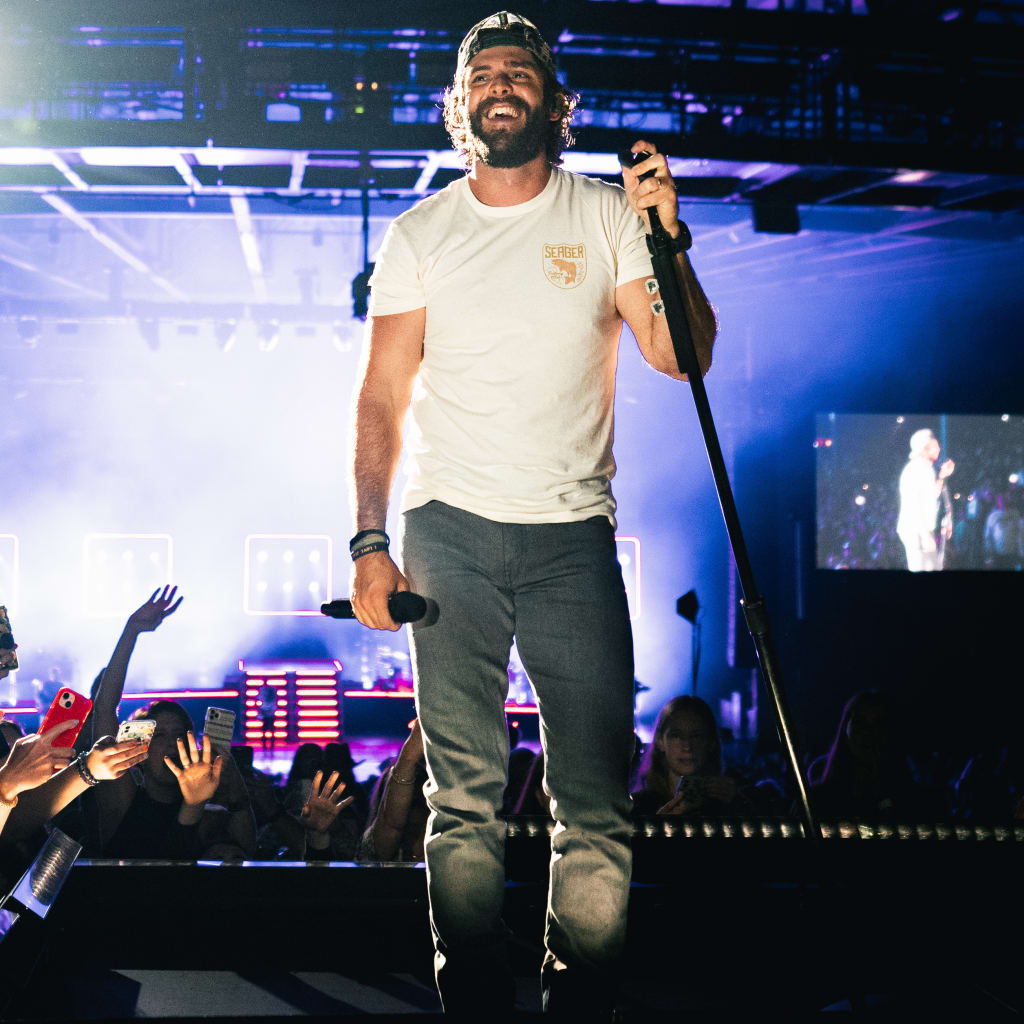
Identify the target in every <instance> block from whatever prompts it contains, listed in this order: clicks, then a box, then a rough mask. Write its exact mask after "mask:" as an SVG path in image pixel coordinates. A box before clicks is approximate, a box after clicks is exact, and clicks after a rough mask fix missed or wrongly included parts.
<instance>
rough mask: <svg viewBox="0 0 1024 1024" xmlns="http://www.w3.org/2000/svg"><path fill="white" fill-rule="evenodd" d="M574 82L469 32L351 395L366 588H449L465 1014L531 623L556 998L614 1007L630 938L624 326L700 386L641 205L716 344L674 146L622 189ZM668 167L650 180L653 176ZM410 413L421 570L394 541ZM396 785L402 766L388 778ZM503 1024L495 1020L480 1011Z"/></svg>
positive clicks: (492, 921) (447, 900) (454, 942)
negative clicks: (513, 666) (618, 515)
mask: <svg viewBox="0 0 1024 1024" xmlns="http://www.w3.org/2000/svg"><path fill="white" fill-rule="evenodd" d="M576 99H577V98H576V97H575V96H574V95H573V94H572V93H570V92H569V91H568V90H566V89H565V88H564V87H563V86H562V85H561V84H559V82H558V79H557V78H556V76H555V64H554V60H553V57H552V54H551V50H550V48H549V47H548V45H547V44H546V43H545V42H544V40H543V39H542V38H541V36H540V33H539V32H538V30H537V29H536V27H535V26H534V25H533V24H532V23H530V22H529V21H527V20H526V19H524V18H522V17H520V16H518V15H515V14H510V13H508V12H505V11H502V12H500V13H498V14H495V15H493V16H492V17H490V18H486V19H484V20H483V21H481V22H480V23H479V24H477V25H475V26H474V27H473V28H472V29H471V30H470V32H469V34H468V35H467V36H466V38H465V39H464V40H463V42H462V45H461V46H460V47H459V53H458V65H457V68H456V72H455V78H454V82H453V84H452V86H451V87H450V89H449V90H448V92H447V94H446V102H445V122H446V125H447V128H448V131H449V133H450V135H451V137H452V141H453V143H454V145H455V147H456V148H457V149H458V150H459V151H460V152H462V153H463V155H464V156H465V159H466V164H467V167H468V173H467V175H466V176H465V177H464V178H462V179H460V180H459V181H456V182H454V183H453V184H452V185H450V186H449V187H448V188H445V189H443V190H442V191H440V192H438V193H437V194H436V195H433V196H431V197H429V198H427V199H425V200H423V201H422V202H420V203H419V204H417V205H416V206H415V207H414V208H412V209H411V210H409V211H408V212H406V213H404V214H402V215H401V216H400V217H398V218H397V219H396V220H395V221H394V222H393V223H392V224H391V226H390V228H389V230H388V233H387V236H386V238H385V240H384V243H383V245H382V247H381V251H380V254H379V256H378V259H377V264H376V270H375V272H374V275H373V279H372V289H373V290H372V297H371V303H370V318H369V321H368V323H369V328H368V342H367V346H366V349H365V351H364V355H363V363H362V374H361V384H360V385H359V388H358V391H357V397H356V402H355V423H354V431H353V443H352V487H353V490H352V493H353V499H354V500H353V504H354V518H355V529H356V530H357V533H356V535H355V537H353V539H352V542H351V544H350V549H351V552H352V557H353V559H354V570H353V579H352V604H353V607H354V609H355V612H356V614H357V616H358V618H359V619H360V621H361V622H363V623H364V624H365V625H367V626H370V627H373V628H376V629H397V628H398V625H397V624H396V623H395V622H393V621H392V619H391V616H390V614H389V612H388V603H387V601H388V597H389V595H391V594H392V593H394V592H396V591H404V590H408V589H412V590H413V591H415V592H418V593H420V594H422V595H423V596H424V597H426V598H428V599H429V601H430V602H431V605H432V606H434V605H436V608H437V614H436V616H428V618H426V619H424V620H423V621H421V622H420V623H417V624H414V625H413V627H412V629H411V634H410V648H411V653H412V660H413V669H414V674H415V681H416V706H417V716H418V718H419V722H420V727H421V729H422V732H423V740H424V747H425V753H426V765H427V776H428V778H427V783H426V786H425V790H424V791H425V795H426V799H427V804H428V806H429V809H430V818H429V823H428V831H427V838H426V844H425V857H426V863H427V884H428V892H429V897H430V920H431V928H432V931H433V936H434V943H435V949H436V954H435V973H436V978H437V983H438V988H439V991H440V993H441V998H442V1002H443V1004H444V1007H445V1010H446V1011H449V1012H451V1011H455V1012H460V1013H473V1014H474V1016H476V1017H479V1015H480V1013H481V1012H495V1011H501V1010H502V1009H508V1008H510V1007H511V1005H512V1002H513V1000H514V989H513V985H512V978H511V973H510V971H509V969H508V967H507V965H506V963H505V961H504V958H503V955H502V952H503V945H504V939H505V935H506V934H507V933H506V931H505V929H504V926H503V925H502V921H501V914H502V901H503V897H504V882H505V875H504V849H505V824H504V822H503V821H502V820H500V819H499V818H498V816H497V812H498V810H499V808H500V807H501V802H502V795H503V791H504V788H505V784H506V771H507V759H508V734H507V729H506V721H505V710H504V701H505V695H506V692H507V689H508V675H507V673H506V669H507V665H508V658H509V650H510V647H511V644H512V642H513V638H515V639H516V641H517V643H518V649H519V653H520V656H521V657H522V661H523V665H524V667H525V668H526V670H527V673H528V674H529V677H530V680H531V682H532V683H533V687H534V690H535V692H536V695H537V702H538V706H539V709H540V715H541V740H542V744H543V747H544V753H545V757H546V762H545V763H546V768H545V773H544V789H545V791H546V792H547V793H548V794H549V795H550V799H551V814H552V816H553V818H554V820H555V826H554V831H553V834H552V839H551V847H552V856H551V872H550V894H549V901H548V911H547V927H546V931H545V945H546V955H545V958H544V963H543V967H542V983H543V989H544V999H545V1006H546V1008H547V1009H549V1010H555V1011H558V1010H562V1011H567V1012H568V1011H572V1012H575V1013H583V1014H584V1015H585V1016H586V1015H588V1014H590V1015H591V1016H592V1017H593V1016H594V1015H598V1016H600V1015H604V1014H606V1013H608V1012H610V1008H611V1005H612V998H613V994H612V991H611V984H610V979H611V977H612V975H613V971H611V970H610V969H609V968H610V966H611V965H612V964H614V962H615V959H616V956H617V955H618V953H619V952H620V950H621V947H622V943H623V937H624V932H625V920H626V907H627V901H628V895H629V878H630V868H631V857H630V838H631V826H630V820H629V812H630V801H629V796H628V777H629V765H630V756H631V752H632V746H633V651H632V636H631V633H630V625H629V617H628V611H627V606H626V595H625V591H624V587H623V583H622V575H621V572H620V569H619V564H618V561H617V558H616V550H615V537H614V527H615V501H614V499H613V498H612V493H611V486H610V480H611V477H612V475H613V473H614V471H615V463H614V461H613V459H612V451H611V445H612V400H613V396H614V384H615V368H616V359H617V348H618V340H619V334H620V331H621V327H622V322H623V320H625V321H626V323H628V324H629V327H630V330H631V331H632V333H633V334H634V336H635V337H636V340H637V342H638V344H639V346H640V350H641V352H642V353H643V355H644V357H645V359H646V360H647V361H648V362H649V363H650V364H651V365H652V366H653V367H654V368H655V369H657V370H660V371H661V372H663V373H666V374H668V375H669V376H671V377H674V378H677V379H682V380H685V376H684V375H683V374H682V373H680V371H679V368H678V366H677V364H676V359H675V355H674V353H673V349H672V344H671V339H670V337H669V332H668V329H667V325H666V322H665V317H664V315H663V306H662V304H661V303H660V301H659V299H658V295H657V289H656V282H654V283H653V285H652V281H653V279H652V277H651V261H650V256H649V253H648V249H647V245H646V244H645V237H644V234H645V228H647V229H649V223H648V221H647V218H646V216H644V215H643V212H642V211H644V210H647V209H650V208H654V207H656V208H657V210H658V214H659V216H660V218H661V221H662V224H663V225H664V226H665V228H666V229H667V231H668V233H669V235H671V236H672V237H673V238H678V239H679V240H680V241H679V243H678V244H677V246H676V247H677V249H678V250H679V252H678V255H677V273H678V276H679V279H680V282H681V284H682V286H683V293H684V296H685V299H686V303H687V306H688V315H689V320H690V325H691V331H692V334H693V338H694V342H695V344H696V348H697V353H698V359H699V362H700V365H701V368H702V370H703V371H704V372H706V371H707V369H708V367H709V366H710V364H711V346H712V343H713V341H714V337H715V333H716V322H715V315H714V311H713V310H712V308H711V306H710V305H709V304H708V301H707V299H706V298H705V296H704V293H703V292H702V291H701V289H700V286H699V284H698V283H697V281H696V278H695V277H694V275H693V271H692V270H691V268H690V265H689V262H688V261H687V258H686V253H685V251H684V249H683V244H682V241H681V240H682V239H683V238H688V233H687V232H685V231H684V226H683V225H681V224H680V223H679V221H678V202H677V199H676V195H675V190H674V187H673V183H672V178H671V175H670V173H669V170H668V165H667V163H666V161H665V157H664V156H663V155H661V154H658V153H656V152H655V147H654V146H652V145H651V144H650V143H648V142H645V141H642V140H641V141H637V142H636V143H635V145H634V146H633V152H634V153H639V152H640V151H643V150H646V151H648V152H649V153H651V154H652V155H651V156H650V157H649V158H647V159H646V160H644V161H642V162H640V163H638V164H636V165H635V166H634V167H633V168H624V169H623V179H624V184H625V190H623V189H622V188H619V187H618V186H614V185H609V184H606V183H604V182H601V181H596V180H592V179H589V178H585V177H581V176H579V175H574V174H569V173H567V172H565V171H563V170H562V169H560V168H559V167H558V164H559V163H560V162H561V152H562V150H563V149H564V148H565V146H566V145H567V144H568V143H569V142H570V141H571V136H570V132H569V125H570V122H571V119H572V115H573V111H574V108H575V105H576ZM647 170H653V171H654V172H655V174H654V176H653V177H652V178H650V179H648V180H645V181H642V182H641V181H640V180H639V176H640V175H641V174H643V173H644V172H645V171H647ZM410 404H411V418H412V424H411V430H410V432H409V437H408V445H407V448H408V456H409V458H408V482H407V485H406V488H405V491H404V494H403V497H402V504H401V521H402V522H401V533H402V544H401V557H400V561H401V563H402V569H399V567H398V565H397V564H396V563H395V561H393V560H392V558H391V556H390V551H389V539H388V537H387V534H386V533H385V518H386V514H387V506H388V495H389V492H390V489H391V484H392V480H393V476H394V473H395V469H396V466H397V463H398V458H399V454H400V451H401V448H402V429H403V424H404V420H405V416H406V413H407V411H408V410H410ZM393 781H394V780H393ZM481 1019H483V1018H481Z"/></svg>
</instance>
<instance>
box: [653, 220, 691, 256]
mask: <svg viewBox="0 0 1024 1024" xmlns="http://www.w3.org/2000/svg"><path fill="white" fill-rule="evenodd" d="M678 223H679V234H678V235H676V237H675V238H670V239H669V241H670V242H671V243H672V251H673V252H674V253H675V254H676V255H677V256H678V255H679V253H681V252H686V251H687V250H688V249H689V248H690V246H691V245H693V238H692V236H691V235H690V229H689V228H688V227H687V226H686V224H685V223H684V222H683V221H679V222H678ZM646 237H647V251H648V252H649V253H650V254H651V255H652V256H653V255H654V239H653V238H652V237H651V236H650V235H647V236H646Z"/></svg>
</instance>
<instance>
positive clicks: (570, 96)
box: [444, 68, 580, 167]
mask: <svg viewBox="0 0 1024 1024" xmlns="http://www.w3.org/2000/svg"><path fill="white" fill-rule="evenodd" d="M540 71H541V74H542V75H543V78H544V106H545V107H546V108H547V109H548V110H558V111H560V112H561V117H559V119H558V120H557V121H551V122H549V124H548V135H547V139H546V140H545V143H544V150H545V155H546V156H547V159H548V163H550V164H551V165H552V166H554V167H557V166H558V165H559V164H560V163H561V162H562V153H563V151H564V150H566V149H568V148H569V147H570V146H571V145H572V144H573V142H574V141H575V139H574V136H573V133H572V128H571V125H572V119H573V116H574V115H575V113H576V108H577V106H579V102H580V96H579V93H577V92H573V91H572V90H571V89H567V88H566V87H565V86H564V85H562V83H561V82H559V81H558V79H557V78H556V77H555V76H554V75H552V74H550V73H549V72H548V71H547V70H546V69H544V68H540ZM466 78H467V75H466V74H463V75H462V77H461V81H460V79H459V78H458V77H456V79H455V80H454V81H453V82H452V84H451V85H449V86H448V88H447V89H445V91H444V126H445V128H446V129H447V130H448V134H449V136H451V140H452V145H453V146H454V147H455V149H456V151H457V152H459V153H461V154H462V161H463V163H464V164H465V165H466V166H467V167H468V166H469V165H470V163H471V158H470V154H471V153H472V146H471V145H470V141H469V137H470V127H469V122H468V120H466V119H465V118H464V114H465V106H466Z"/></svg>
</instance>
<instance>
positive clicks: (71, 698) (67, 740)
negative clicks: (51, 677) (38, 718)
mask: <svg viewBox="0 0 1024 1024" xmlns="http://www.w3.org/2000/svg"><path fill="white" fill-rule="evenodd" d="M90 710H92V701H91V700H89V698H88V697H83V696H82V695H81V694H80V693H75V691H74V690H72V689H69V688H68V687H67V686H65V687H62V688H61V689H60V690H58V691H57V696H56V697H54V698H53V703H52V704H51V705H50V710H49V711H47V712H46V717H45V718H43V724H42V725H40V726H39V731H40V732H41V733H43V732H46V730H47V729H52V728H53V727H54V726H55V725H60V723H61V722H66V721H67V720H68V719H69V718H76V719H77V720H78V724H77V725H75V726H73V727H72V728H70V729H65V730H64V731H63V732H62V733H60V734H58V735H57V736H55V737H54V739H53V746H55V747H73V746H74V745H75V740H76V739H78V734H79V733H80V732H81V731H82V726H83V725H85V720H86V718H88V717H89V712H90Z"/></svg>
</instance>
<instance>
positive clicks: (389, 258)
mask: <svg viewBox="0 0 1024 1024" xmlns="http://www.w3.org/2000/svg"><path fill="white" fill-rule="evenodd" d="M651 274H652V270H651V259H650V256H649V254H648V252H647V246H646V243H645V241H644V229H643V223H642V221H641V220H640V218H639V217H638V216H637V215H636V214H635V213H634V212H633V211H632V209H630V206H629V204H628V202H627V200H626V194H625V192H624V191H623V190H622V189H621V188H619V187H617V186H614V185H609V184H606V183H605V182H602V181H597V180H594V179H591V178H585V177H582V176H580V175H576V174H571V173H568V172H566V171H562V170H559V169H557V168H555V169H554V170H553V171H552V173H551V177H550V179H549V180H548V183H547V185H546V186H545V188H544V190H543V191H542V192H541V193H540V195H538V196H535V197H534V198H533V199H531V200H529V201H528V202H526V203H521V204H519V205H518V206H503V207H494V206H485V205H484V204H483V203H481V202H480V201H479V200H477V199H476V197H475V196H474V195H473V193H472V192H471V190H470V188H469V182H468V179H466V178H462V179H460V180H458V181H456V182H453V183H452V184H451V185H449V186H448V187H447V188H446V189H444V190H443V191H441V192H438V193H437V194H436V195H434V196H431V197H430V198H428V199H425V200H423V201H422V202H421V203H418V204H417V205H416V206H415V207H413V208H412V209H411V210H408V211H407V212H406V213H404V214H402V215H401V216H400V217H398V218H397V219H396V220H394V221H393V222H392V223H391V225H390V227H389V228H388V232H387V235H386V236H385V238H384V242H383V244H382V246H381V250H380V253H379V255H378V257H377V264H376V268H375V270H374V274H373V278H372V281H371V284H372V292H371V298H370V310H369V312H370V315H371V316H386V315H389V314H393V313H404V312H408V311H410V310H413V309H420V308H422V307H424V306H425V307H426V328H425V336H424V344H423V360H422V362H421V364H420V368H419V374H418V376H417V379H416V384H415V387H414V390H413V398H412V407H411V428H410V430H409V434H408V437H407V439H406V451H407V455H408V465H407V470H408V483H407V486H406V488H405V493H404V495H403V498H402V506H401V507H402V511H403V512H404V511H408V510H409V509H413V508H417V507H418V506H420V505H424V504H426V503H427V502H428V501H432V500H435V499H436V500H439V501H443V502H445V503H446V504H449V505H454V506H455V507H457V508H461V509H464V510H465V511H467V512H472V513H475V514H476V515H479V516H483V517H485V518H487V519H492V520H496V521H498V522H508V523H555V522H572V521H575V520H581V519H587V518H589V517H591V516H595V515H607V516H608V518H609V519H610V520H611V521H612V523H613V524H614V522H615V518H614V513H615V501H614V499H613V498H612V494H611V485H610V481H611V478H612V476H613V474H614V473H615V462H614V460H613V458H612V434H613V426H612V403H613V397H614V390H615V367H616V361H617V354H618V340H619V333H620V331H621V328H622V321H621V319H620V318H619V315H618V313H617V312H616V308H615V288H616V287H617V286H619V285H621V284H624V283H626V282H627V281H633V280H636V279H637V278H639V277H650V276H651Z"/></svg>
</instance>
